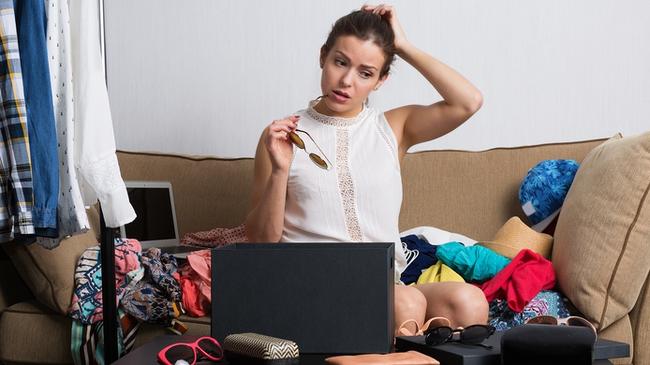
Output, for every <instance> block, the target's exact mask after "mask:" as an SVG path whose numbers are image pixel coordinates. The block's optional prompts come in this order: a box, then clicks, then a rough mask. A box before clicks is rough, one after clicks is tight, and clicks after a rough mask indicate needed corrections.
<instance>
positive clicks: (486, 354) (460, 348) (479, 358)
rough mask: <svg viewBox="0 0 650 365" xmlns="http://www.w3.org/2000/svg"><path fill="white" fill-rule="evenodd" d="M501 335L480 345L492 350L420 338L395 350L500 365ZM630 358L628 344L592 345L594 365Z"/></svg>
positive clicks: (446, 364) (455, 363)
mask: <svg viewBox="0 0 650 365" xmlns="http://www.w3.org/2000/svg"><path fill="white" fill-rule="evenodd" d="M504 333H505V332H495V333H494V334H493V335H492V336H490V337H489V338H488V339H487V340H485V341H483V344H485V345H490V346H492V348H491V349H486V348H484V347H480V346H472V345H464V344H461V343H458V342H452V343H445V344H442V345H438V346H429V345H427V344H426V343H425V342H424V336H411V337H407V336H400V337H397V340H396V342H395V348H396V349H397V350H398V351H408V350H415V351H418V352H421V353H423V354H426V355H429V356H431V357H433V358H435V359H436V360H438V361H440V363H441V364H442V365H499V364H501V336H503V334H504ZM629 355H630V346H629V345H628V344H625V343H622V342H616V341H609V340H603V339H598V340H597V341H596V344H595V345H594V362H593V363H594V364H599V365H604V364H611V362H610V361H609V359H613V358H620V357H627V356H629Z"/></svg>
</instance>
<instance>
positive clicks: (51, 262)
mask: <svg viewBox="0 0 650 365" xmlns="http://www.w3.org/2000/svg"><path fill="white" fill-rule="evenodd" d="M95 245H97V238H96V237H95V234H94V231H93V230H92V229H91V230H90V231H88V232H86V233H83V234H79V235H75V236H72V237H70V238H67V239H65V240H63V241H61V244H60V245H59V246H58V247H56V248H54V249H52V250H48V249H46V248H43V247H41V246H39V245H38V244H35V243H33V244H30V245H23V244H16V243H8V244H6V245H3V248H4V249H5V251H6V252H7V254H8V256H9V257H10V258H11V261H12V262H13V264H14V266H15V267H16V271H18V273H19V274H20V276H21V277H22V279H23V280H24V281H25V284H26V285H27V287H28V288H29V289H30V290H31V291H32V294H34V297H35V298H36V299H37V300H38V301H39V302H41V303H42V304H44V305H45V306H47V307H48V308H49V309H51V310H53V311H55V312H58V313H61V314H66V313H67V311H68V307H69V306H70V301H71V299H72V290H73V288H74V270H75V268H76V267H77V261H78V260H79V257H80V256H81V254H82V253H83V252H84V250H86V248H88V247H90V246H95Z"/></svg>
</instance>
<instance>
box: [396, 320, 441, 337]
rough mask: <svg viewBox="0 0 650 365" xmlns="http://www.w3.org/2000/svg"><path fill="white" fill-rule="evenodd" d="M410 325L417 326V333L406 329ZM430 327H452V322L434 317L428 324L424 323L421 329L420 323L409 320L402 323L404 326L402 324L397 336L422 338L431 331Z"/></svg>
mask: <svg viewBox="0 0 650 365" xmlns="http://www.w3.org/2000/svg"><path fill="white" fill-rule="evenodd" d="M409 324H414V325H415V332H413V331H411V330H410V329H408V328H406V326H407V325H409ZM429 327H431V328H436V327H451V322H450V321H449V319H447V318H446V317H433V318H430V319H429V320H427V321H426V322H424V324H423V325H422V327H420V325H419V324H418V321H416V320H415V319H407V320H406V321H404V322H402V324H400V325H399V327H398V328H397V335H398V336H422V335H424V332H425V331H426V330H428V329H429Z"/></svg>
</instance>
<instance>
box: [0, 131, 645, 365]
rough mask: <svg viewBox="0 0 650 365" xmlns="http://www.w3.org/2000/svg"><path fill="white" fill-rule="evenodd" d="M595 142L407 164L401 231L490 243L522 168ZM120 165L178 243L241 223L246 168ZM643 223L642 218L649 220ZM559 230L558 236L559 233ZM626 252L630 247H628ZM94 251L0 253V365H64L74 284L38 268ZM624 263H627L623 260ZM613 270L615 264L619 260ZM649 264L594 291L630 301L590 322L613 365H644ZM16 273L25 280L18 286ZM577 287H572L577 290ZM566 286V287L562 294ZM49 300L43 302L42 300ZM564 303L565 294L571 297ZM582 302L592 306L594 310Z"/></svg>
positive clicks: (179, 160) (142, 156)
mask: <svg viewBox="0 0 650 365" xmlns="http://www.w3.org/2000/svg"><path fill="white" fill-rule="evenodd" d="M603 141H604V140H593V141H583V142H575V143H555V144H546V145H537V146H528V147H520V148H496V149H492V150H488V151H483V152H466V151H453V150H445V151H431V152H419V153H412V154H408V155H407V156H406V158H405V160H404V162H403V166H402V175H403V180H404V201H403V208H402V214H401V217H400V228H401V229H408V228H412V227H416V226H435V227H439V228H442V229H445V230H449V231H454V232H459V233H462V234H465V235H467V236H469V237H473V238H477V239H486V240H487V239H490V238H491V237H492V236H493V235H494V233H495V232H496V231H497V229H498V228H499V227H500V226H501V225H502V224H503V223H504V222H505V221H506V220H507V219H508V218H510V217H511V216H514V215H518V216H520V217H522V218H524V217H523V213H522V211H521V208H520V206H519V203H518V198H517V191H518V188H519V185H520V183H521V181H522V179H523V177H524V176H525V175H526V172H527V170H528V169H529V168H531V167H532V166H534V165H535V164H536V163H537V162H539V161H540V160H544V159H557V158H572V159H577V160H579V161H581V160H583V158H584V157H585V156H586V155H587V153H588V152H589V151H590V150H592V149H593V148H594V147H596V146H598V145H600V144H601V143H603ZM598 155H599V154H598ZM118 157H119V161H120V166H121V170H122V174H123V177H124V179H130V180H167V181H171V183H172V185H173V188H174V193H175V204H176V208H177V215H178V225H179V229H180V231H181V234H183V233H187V232H194V231H200V230H207V229H210V228H214V227H233V226H236V225H238V224H240V223H241V222H242V221H243V219H244V217H245V214H246V211H247V208H248V205H249V192H250V190H251V181H252V174H253V161H252V159H247V158H245V159H217V158H211V157H189V156H175V155H166V154H156V153H133V152H119V153H118ZM577 180H578V178H576V181H577ZM570 195H571V192H570ZM644 209H645V212H647V211H648V209H650V208H648V204H645V206H644ZM563 214H564V211H563ZM644 214H645V213H644ZM642 218H648V216H647V214H646V215H645V216H642ZM561 219H562V216H561ZM637 220H638V219H637ZM635 222H636V221H635ZM558 229H560V224H558ZM563 229H564V230H565V231H566V230H567V227H564V228H563ZM646 237H650V236H646ZM556 243H557V240H556ZM625 243H626V244H628V239H627V238H625ZM92 244H93V238H92V235H86V236H82V237H81V238H76V239H73V240H71V241H70V243H67V242H66V243H64V244H63V246H65V245H67V246H66V247H62V248H60V252H58V251H55V252H43V250H40V249H39V248H37V247H30V248H27V249H25V248H24V247H18V248H16V247H13V248H10V249H9V250H8V251H9V253H10V256H11V260H9V259H8V257H7V256H6V254H5V253H1V257H0V260H1V261H0V275H1V277H2V279H1V281H0V311H2V312H1V315H0V362H3V363H5V364H68V363H71V355H70V350H69V341H70V320H69V319H68V318H66V317H65V316H64V315H62V314H61V313H57V311H58V312H60V311H61V310H62V309H63V308H61V307H65V305H67V303H63V304H61V303H59V305H58V306H59V308H58V309H57V308H56V303H55V304H52V296H57V295H58V296H59V301H61V299H60V298H61V296H63V297H62V298H63V301H64V302H65V301H66V299H65V298H66V296H67V298H69V295H70V290H71V285H72V277H70V278H69V280H67V276H64V278H63V279H58V280H59V281H62V283H61V282H59V283H56V282H54V280H53V279H52V278H51V276H53V275H52V274H48V269H47V268H46V267H45V266H46V265H48V262H74V261H73V260H74V259H75V258H74V257H72V258H66V259H65V260H64V259H62V258H57V255H61V256H62V255H68V256H69V255H73V256H74V254H76V255H78V254H80V252H81V251H82V250H83V248H84V247H87V246H90V245H92ZM648 246H650V238H648ZM623 249H625V247H624V248H623ZM649 249H650V248H648V249H647V250H649ZM647 250H646V251H647ZM0 251H1V250H0ZM71 252H72V253H71ZM554 256H555V252H554ZM29 260H33V262H32V261H29ZM39 260H40V261H39ZM66 260H67V261H66ZM593 260H594V257H588V256H586V255H581V256H577V257H573V258H572V259H571V260H569V261H567V260H558V261H562V262H563V265H565V267H556V269H558V272H561V271H562V270H564V269H567V267H566V266H569V265H570V266H571V267H575V268H581V267H583V266H584V267H590V265H593ZM625 260H627V257H624V258H623V261H625ZM617 261H618V262H619V263H620V262H621V259H620V258H619V259H618V260H617ZM12 262H13V263H14V264H15V266H16V267H14V265H12ZM647 262H648V261H646V264H645V265H644V266H645V267H638V268H631V270H634V271H633V273H632V274H633V275H636V276H637V277H641V284H642V285H641V286H642V287H641V288H637V287H634V286H626V285H621V284H620V283H619V282H617V281H616V280H608V281H606V282H604V283H602V284H603V286H604V287H606V288H607V290H608V292H607V293H609V290H610V289H612V285H615V286H616V287H617V288H619V290H620V291H622V292H623V293H624V295H627V296H628V297H629V298H632V299H631V300H632V302H631V303H632V304H631V305H628V307H629V308H628V309H625V310H624V311H623V314H615V315H613V316H612V315H609V314H608V316H609V317H612V318H609V317H608V320H607V323H605V322H604V321H602V319H603V318H595V319H592V320H594V321H595V322H596V323H597V325H598V326H600V327H601V328H600V329H599V332H600V334H599V335H600V337H602V338H608V339H614V340H618V341H624V342H628V343H630V345H635V346H633V358H632V357H630V358H629V359H624V360H623V361H619V363H626V364H627V363H632V360H634V364H637V365H638V364H650V346H648V344H649V343H650V303H649V302H650V290H648V281H647V280H646V278H647V273H648V270H647V268H648V265H650V264H647ZM624 264H627V263H625V262H624ZM69 266H73V265H70V264H65V267H64V268H63V269H62V270H63V271H65V270H69V273H70V274H71V273H72V271H71V270H72V268H68V267H69ZM618 266H620V265H618ZM618 266H617V267H618ZM621 267H622V266H621ZM628 269H630V268H628ZM602 270H603V271H605V272H606V273H607V272H609V273H610V275H609V276H610V279H611V277H612V275H613V273H614V272H615V271H616V270H613V269H612V268H607V267H603V268H602ZM17 271H18V272H19V273H20V274H21V275H22V276H23V277H25V278H26V279H27V280H26V281H23V280H21V275H19V273H18V272H17ZM28 271H38V272H39V273H37V274H39V275H41V279H40V281H42V282H43V281H47V284H46V285H44V286H43V285H42V284H43V283H40V284H39V283H38V282H36V283H35V281H38V279H35V277H36V278H37V277H38V275H36V274H28V273H27V272H28ZM565 271H566V270H565ZM610 271H611V272H610ZM30 275H31V276H30ZM599 280H600V279H599ZM30 281H31V282H30ZM574 281H575V280H574ZM577 281H578V283H580V280H577ZM601 281H602V280H601ZM26 282H27V284H26ZM612 283H614V284H612ZM39 285H40V286H39ZM565 286H566V287H570V285H568V284H567V285H565ZM30 289H31V290H30ZM572 290H573V289H572ZM48 291H49V292H48ZM34 292H36V295H34V294H33V293H34ZM580 292H581V290H577V291H576V293H577V294H580ZM582 292H584V290H583V291H582ZM583 294H584V293H583ZM606 295H609V294H606ZM47 296H49V298H45V297H47ZM569 296H570V297H571V296H572V294H571V293H569ZM578 296H579V295H578ZM601 296H602V295H601ZM35 297H36V298H35ZM576 298H578V297H576ZM578 299H579V298H578ZM601 299H602V298H601ZM622 301H623V300H621V299H620V298H613V299H611V300H609V301H605V303H609V305H610V308H614V307H617V306H620V304H621V302H622ZM590 302H591V303H593V305H594V306H599V305H600V304H599V303H602V300H600V301H599V300H591V301H590ZM43 303H47V304H48V305H47V306H46V305H44V304H43ZM48 306H49V307H50V308H48ZM581 306H582V307H581ZM53 307H54V308H53ZM623 307H624V306H623ZM578 308H579V309H580V310H581V311H582V312H583V313H589V312H590V311H593V310H594V308H590V304H584V303H582V302H581V305H579V306H578ZM595 310H596V311H598V310H600V309H599V308H595ZM592 317H596V316H592ZM183 320H184V321H185V322H186V323H187V324H188V325H189V326H190V333H206V334H207V333H209V324H208V323H209V320H208V318H199V319H195V318H183ZM160 333H163V330H162V329H160V328H156V327H151V326H145V327H144V328H143V329H142V330H141V333H140V334H139V337H138V340H137V343H139V344H141V343H143V342H146V341H147V339H149V338H151V336H154V335H157V334H160Z"/></svg>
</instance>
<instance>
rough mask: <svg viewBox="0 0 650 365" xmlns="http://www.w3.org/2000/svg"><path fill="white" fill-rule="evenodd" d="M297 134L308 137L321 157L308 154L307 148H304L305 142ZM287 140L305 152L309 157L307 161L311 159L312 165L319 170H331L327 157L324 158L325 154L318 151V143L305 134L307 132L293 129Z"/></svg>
mask: <svg viewBox="0 0 650 365" xmlns="http://www.w3.org/2000/svg"><path fill="white" fill-rule="evenodd" d="M298 133H304V134H305V135H306V136H307V137H309V139H310V140H311V141H312V142H314V146H316V148H318V151H319V152H320V153H321V155H322V156H323V157H321V155H317V154H315V153H313V152H311V153H310V152H309V151H307V148H305V141H303V140H302V138H300V136H299V135H298ZM289 139H290V140H291V142H292V143H293V144H294V145H296V147H298V148H300V149H301V150H303V151H305V153H307V154H308V155H309V159H311V161H312V162H313V163H314V164H316V166H318V167H320V168H321V169H324V170H329V169H331V168H332V163H331V162H330V160H329V159H328V158H327V156H325V153H323V150H321V149H320V147H319V146H318V143H316V141H314V139H313V138H312V137H311V136H310V135H309V133H307V132H305V131H303V130H301V129H295V130H294V131H293V132H290V133H289Z"/></svg>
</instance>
